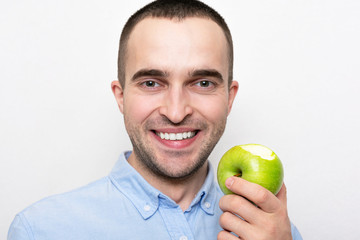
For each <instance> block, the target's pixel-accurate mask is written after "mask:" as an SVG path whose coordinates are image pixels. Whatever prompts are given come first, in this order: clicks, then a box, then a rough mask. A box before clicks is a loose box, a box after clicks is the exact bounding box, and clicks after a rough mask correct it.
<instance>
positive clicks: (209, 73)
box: [189, 69, 224, 82]
mask: <svg viewBox="0 0 360 240" xmlns="http://www.w3.org/2000/svg"><path fill="white" fill-rule="evenodd" d="M189 76H190V77H214V78H217V79H218V80H220V81H221V82H223V81H224V78H223V76H222V75H221V73H220V72H219V71H217V70H215V69H198V70H194V71H192V72H190V73H189Z"/></svg>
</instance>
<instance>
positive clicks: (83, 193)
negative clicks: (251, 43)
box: [8, 0, 301, 240]
mask: <svg viewBox="0 0 360 240" xmlns="http://www.w3.org/2000/svg"><path fill="white" fill-rule="evenodd" d="M232 54H233V50H232V41H231V35H230V31H229V30H228V28H227V26H226V23H225V22H224V20H223V19H222V18H221V17H220V15H219V14H218V13H216V12H215V11H214V10H213V9H211V8H209V7H208V6H206V5H205V4H203V3H201V2H197V1H194V0H168V1H166V0H158V1H155V2H153V3H150V4H149V5H147V6H145V7H144V8H143V9H141V10H139V11H138V12H137V13H135V14H134V15H133V16H132V17H131V18H130V19H129V20H128V22H127V23H126V25H125V27H124V29H123V32H122V35H121V39H120V48H119V63H118V67H119V74H118V77H119V81H114V82H113V83H112V85H111V86H112V90H113V93H114V95H115V98H116V101H117V103H118V106H119V109H120V111H121V112H122V113H123V115H124V122H125V126H126V130H127V132H128V135H129V137H130V140H131V142H132V145H133V150H132V152H125V153H124V154H123V155H122V156H121V157H120V159H119V161H118V162H117V164H116V166H115V168H114V169H113V171H112V172H111V173H110V175H109V176H108V177H106V178H103V179H101V180H98V181H96V182H94V183H92V184H90V185H88V186H85V187H83V188H80V189H77V190H75V191H72V192H69V193H65V194H61V195H58V196H54V197H50V198H47V199H45V200H42V201H40V202H38V203H36V204H34V205H32V206H31V207H29V208H27V209H25V210H24V211H23V212H21V213H20V214H18V215H17V216H16V218H15V220H14V221H13V224H12V226H11V228H10V231H9V236H8V239H11V240H12V239H36V240H40V239H145V238H147V239H183V240H185V239H197V240H198V239H200V240H201V239H206V240H209V239H238V237H237V236H239V237H240V238H241V239H252V240H255V239H283V240H287V239H301V236H300V235H299V233H298V232H297V230H296V228H295V227H294V226H293V225H291V223H290V221H289V218H288V215H287V211H286V192H285V187H284V186H283V187H282V189H281V191H280V193H279V194H278V195H277V196H274V195H273V194H272V193H270V192H269V191H267V190H266V189H264V188H262V187H260V186H258V185H255V184H252V183H249V182H246V181H245V180H242V179H239V178H230V179H228V180H227V186H228V187H229V189H230V190H232V191H233V192H235V193H237V194H239V195H228V196H224V197H223V196H222V194H221V192H220V190H219V188H218V187H217V184H216V183H215V182H214V171H213V169H212V167H211V165H210V164H209V162H208V160H207V159H208V156H209V154H210V153H211V151H212V149H213V148H214V146H215V145H216V143H217V142H218V140H219V138H220V137H221V135H222V134H223V132H224V129H225V124H226V119H227V116H228V114H229V113H230V110H231V106H232V103H233V101H234V98H235V95H236V93H237V89H238V83H237V82H235V81H233V80H232V61H233V60H232V58H233V57H232ZM250 201H252V203H251V202H250ZM253 203H255V204H256V206H258V207H256V206H255V205H254V204H253Z"/></svg>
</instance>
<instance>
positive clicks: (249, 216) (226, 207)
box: [219, 194, 263, 224]
mask: <svg viewBox="0 0 360 240" xmlns="http://www.w3.org/2000/svg"><path fill="white" fill-rule="evenodd" d="M219 207H220V209H221V210H222V211H223V212H231V213H233V214H236V215H238V216H240V217H242V218H243V219H244V220H245V221H247V222H249V223H250V224H251V223H255V222H256V221H257V219H259V218H261V216H262V213H263V211H262V210H260V209H259V208H257V207H256V206H255V205H254V204H253V203H251V202H249V201H248V200H247V199H245V198H243V197H242V196H239V195H235V194H230V195H225V196H223V197H222V198H221V199H220V201H219Z"/></svg>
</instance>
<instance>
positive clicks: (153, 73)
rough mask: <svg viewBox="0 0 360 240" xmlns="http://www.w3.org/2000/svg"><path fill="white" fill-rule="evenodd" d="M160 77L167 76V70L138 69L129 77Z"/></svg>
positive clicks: (133, 78)
mask: <svg viewBox="0 0 360 240" xmlns="http://www.w3.org/2000/svg"><path fill="white" fill-rule="evenodd" d="M145 76H146V77H162V78H166V77H168V76H169V73H168V72H164V71H161V70H158V69H140V70H139V71H137V72H136V73H135V74H134V75H133V76H132V78H131V80H132V81H134V80H135V79H138V78H141V77H145Z"/></svg>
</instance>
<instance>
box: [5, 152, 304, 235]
mask: <svg viewBox="0 0 360 240" xmlns="http://www.w3.org/2000/svg"><path fill="white" fill-rule="evenodd" d="M129 154H130V152H126V153H124V154H122V155H121V156H120V159H119V161H118V162H117V163H116V165H115V167H114V169H113V170H112V171H111V173H110V174H109V176H107V177H104V178H102V179H100V180H98V181H95V182H93V183H91V184H89V185H87V186H85V187H82V188H79V189H76V190H74V191H71V192H68V193H64V194H60V195H55V196H52V197H48V198H45V199H43V200H41V201H39V202H37V203H35V204H33V205H31V206H30V207H28V208H26V209H25V210H23V211H22V212H20V213H19V214H18V215H16V217H15V219H14V221H13V223H12V224H11V226H10V229H9V233H8V240H25V239H26V240H28V239H31V240H71V239H74V240H75V239H76V240H85V239H86V240H91V239H94V240H95V239H96V240H115V239H116V240H119V239H127V240H128V239H131V240H132V239H161V240H163V239H173V240H211V239H216V238H217V234H218V232H219V231H221V230H222V229H221V227H220V226H219V223H218V221H219V220H218V219H219V217H220V215H221V214H222V211H221V210H220V208H219V206H218V203H219V199H220V198H221V196H222V195H223V194H222V192H221V191H220V189H219V187H218V186H217V184H216V182H215V181H214V172H213V169H212V167H211V166H210V169H209V173H208V176H207V178H206V180H205V183H204V185H203V186H202V188H201V189H200V191H199V192H198V194H197V195H196V196H195V198H194V200H193V201H192V203H191V205H190V207H189V208H188V209H187V210H186V211H182V209H181V208H180V207H179V205H177V204H176V203H175V202H174V201H173V200H171V199H170V198H169V197H167V196H165V195H164V194H162V193H161V192H160V191H158V190H157V189H155V188H154V187H152V186H151V185H150V184H149V183H147V182H146V181H145V180H144V179H143V178H142V177H141V175H140V174H139V173H137V172H136V171H135V169H133V168H132V167H131V166H130V165H129V164H128V162H127V160H126V159H127V157H128V156H129ZM292 233H293V239H296V240H301V236H300V234H299V233H298V231H297V229H296V228H295V227H294V226H293V225H292Z"/></svg>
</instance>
